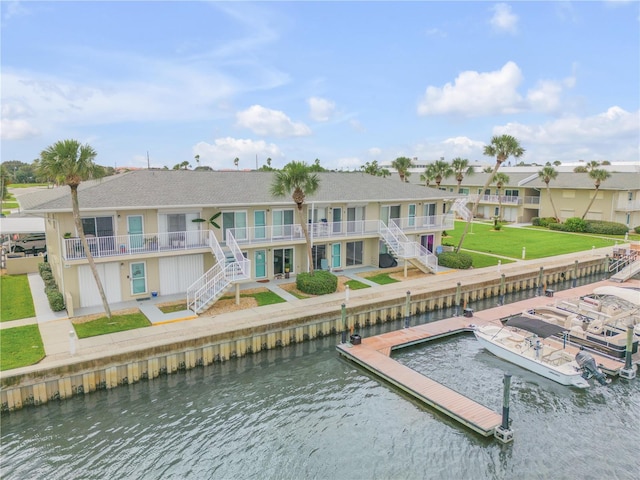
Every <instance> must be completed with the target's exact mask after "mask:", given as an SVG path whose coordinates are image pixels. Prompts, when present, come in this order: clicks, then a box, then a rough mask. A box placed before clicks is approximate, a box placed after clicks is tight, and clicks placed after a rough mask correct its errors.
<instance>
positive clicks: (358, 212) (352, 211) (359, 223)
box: [347, 207, 364, 233]
mask: <svg viewBox="0 0 640 480" xmlns="http://www.w3.org/2000/svg"><path fill="white" fill-rule="evenodd" d="M363 220H364V207H347V232H348V233H357V232H362V231H363V230H364V228H363V225H364V222H363Z"/></svg>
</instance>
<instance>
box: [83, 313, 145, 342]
mask: <svg viewBox="0 0 640 480" xmlns="http://www.w3.org/2000/svg"><path fill="white" fill-rule="evenodd" d="M150 326H151V323H150V322H149V320H147V317H145V316H144V315H143V314H142V313H140V312H138V313H129V314H126V315H112V316H111V318H110V319H109V318H107V317H100V318H97V319H96V320H91V321H88V322H84V323H74V324H73V328H75V330H76V334H77V335H78V338H87V337H95V336H97V335H105V334H107V333H115V332H124V331H125V330H134V329H136V328H143V327H150Z"/></svg>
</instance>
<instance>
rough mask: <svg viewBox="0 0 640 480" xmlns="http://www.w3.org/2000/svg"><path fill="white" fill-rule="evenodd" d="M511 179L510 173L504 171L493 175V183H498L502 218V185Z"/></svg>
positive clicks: (499, 214)
mask: <svg viewBox="0 0 640 480" xmlns="http://www.w3.org/2000/svg"><path fill="white" fill-rule="evenodd" d="M510 180H511V179H510V178H509V175H507V174H506V173H502V172H498V173H496V174H495V175H494V176H493V183H495V184H496V190H497V191H498V205H499V207H498V218H499V219H500V220H502V195H500V190H502V186H503V185H504V184H505V183H509V181H510Z"/></svg>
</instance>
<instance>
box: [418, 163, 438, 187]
mask: <svg viewBox="0 0 640 480" xmlns="http://www.w3.org/2000/svg"><path fill="white" fill-rule="evenodd" d="M435 178H436V169H435V168H434V167H433V163H430V164H429V165H427V168H425V169H424V173H422V174H420V181H422V182H424V185H425V187H428V186H429V184H430V183H431V182H432V181H433V180H435Z"/></svg>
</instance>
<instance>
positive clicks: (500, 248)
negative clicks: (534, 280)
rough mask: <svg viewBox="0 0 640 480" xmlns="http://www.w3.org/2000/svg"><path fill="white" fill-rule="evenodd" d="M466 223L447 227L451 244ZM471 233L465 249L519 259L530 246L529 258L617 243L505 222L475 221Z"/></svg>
mask: <svg viewBox="0 0 640 480" xmlns="http://www.w3.org/2000/svg"><path fill="white" fill-rule="evenodd" d="M464 225H465V224H464V222H456V225H455V229H454V230H447V233H448V234H449V235H450V238H446V239H444V240H445V241H446V243H447V244H449V245H454V246H457V245H458V242H459V240H460V236H461V235H462V232H463V230H464ZM470 232H471V229H470V230H469V233H467V236H466V237H465V240H464V243H463V244H462V248H463V249H466V250H475V251H479V252H486V253H493V254H495V255H501V256H505V257H511V258H515V259H520V258H522V248H523V247H525V249H526V251H525V259H528V260H530V259H534V258H544V257H551V256H554V255H562V254H565V253H573V252H580V251H586V250H591V248H592V247H596V248H602V247H612V246H613V245H614V244H615V239H613V238H603V237H593V236H585V235H575V234H570V233H563V232H555V231H550V230H546V231H541V230H533V229H529V228H517V227H509V226H508V225H504V226H503V227H502V229H500V230H499V231H494V230H493V225H489V224H486V225H485V224H478V223H474V224H473V233H470ZM618 243H620V241H618ZM467 253H468V252H467Z"/></svg>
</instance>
